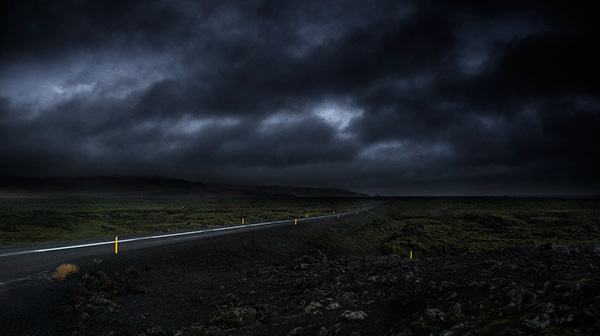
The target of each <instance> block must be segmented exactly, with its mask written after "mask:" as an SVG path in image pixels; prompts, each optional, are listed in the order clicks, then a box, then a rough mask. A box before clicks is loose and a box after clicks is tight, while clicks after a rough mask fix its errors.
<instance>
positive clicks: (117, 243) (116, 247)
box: [115, 236, 119, 254]
mask: <svg viewBox="0 0 600 336" xmlns="http://www.w3.org/2000/svg"><path fill="white" fill-rule="evenodd" d="M117 252H119V236H115V254H117Z"/></svg>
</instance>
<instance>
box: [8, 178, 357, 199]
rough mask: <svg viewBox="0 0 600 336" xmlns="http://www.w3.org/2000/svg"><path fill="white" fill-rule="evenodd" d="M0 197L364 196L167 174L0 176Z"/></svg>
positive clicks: (341, 191) (332, 189)
mask: <svg viewBox="0 0 600 336" xmlns="http://www.w3.org/2000/svg"><path fill="white" fill-rule="evenodd" d="M0 197H144V198H165V197H175V198H189V197H211V198H214V197H243V198H248V197H253V198H256V197H280V198H281V197H284V198H289V197H291V198H293V197H368V195H366V194H360V193H355V192H352V191H348V190H344V189H336V188H300V187H289V186H253V185H230V184H211V183H201V182H189V181H185V180H180V179H173V178H167V177H124V176H123V177H118V176H92V177H64V178H60V177H57V178H10V179H6V178H5V179H0Z"/></svg>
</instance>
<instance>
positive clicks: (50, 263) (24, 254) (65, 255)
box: [0, 203, 383, 293]
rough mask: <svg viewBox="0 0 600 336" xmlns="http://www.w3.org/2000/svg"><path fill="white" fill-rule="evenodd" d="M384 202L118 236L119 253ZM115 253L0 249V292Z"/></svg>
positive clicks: (89, 247) (97, 244) (90, 246)
mask: <svg viewBox="0 0 600 336" xmlns="http://www.w3.org/2000/svg"><path fill="white" fill-rule="evenodd" d="M382 204H383V203H376V204H373V205H369V206H367V207H364V208H360V209H356V210H352V211H348V212H343V213H339V214H331V215H324V216H315V217H308V218H297V219H290V220H281V221H274V222H263V223H249V224H241V225H231V226H222V227H216V228H208V229H201V230H193V231H181V232H175V233H165V234H148V235H140V236H131V237H121V238H119V239H118V253H127V252H132V251H135V250H140V249H146V248H152V247H158V246H164V245H170V244H177V243H181V242H184V241H192V240H200V239H210V238H214V237H221V236H225V235H230V234H241V233H244V232H251V231H255V230H263V229H267V228H273V227H280V226H284V225H295V224H298V225H300V224H302V223H306V222H311V221H317V220H322V219H330V218H337V217H340V218H341V217H346V216H352V215H358V214H360V213H363V212H367V211H369V210H372V209H375V208H377V207H379V206H381V205H382ZM114 253H115V240H110V241H106V240H92V241H85V242H73V243H69V244H66V245H59V244H48V245H40V246H28V247H18V248H9V249H0V293H1V292H2V290H3V287H7V286H9V285H11V284H16V283H19V282H23V281H28V280H48V279H50V277H51V275H52V271H53V270H54V268H55V267H57V266H58V265H60V264H62V263H69V262H73V261H74V260H78V259H81V258H91V257H102V256H106V255H110V254H114Z"/></svg>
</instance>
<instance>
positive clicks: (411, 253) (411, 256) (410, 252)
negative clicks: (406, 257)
mask: <svg viewBox="0 0 600 336" xmlns="http://www.w3.org/2000/svg"><path fill="white" fill-rule="evenodd" d="M410 259H412V251H410Z"/></svg>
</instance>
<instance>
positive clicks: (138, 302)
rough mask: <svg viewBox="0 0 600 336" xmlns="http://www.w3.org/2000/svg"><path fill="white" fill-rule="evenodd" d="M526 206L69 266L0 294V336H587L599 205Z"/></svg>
mask: <svg viewBox="0 0 600 336" xmlns="http://www.w3.org/2000/svg"><path fill="white" fill-rule="evenodd" d="M523 202H524V201H523V200H501V199H488V200H474V199H461V200H458V201H456V200H451V201H449V200H444V199H441V200H440V199H437V200H428V199H426V200H416V201H415V200H411V199H397V200H395V203H393V204H390V205H387V206H385V207H383V208H380V209H378V210H376V211H372V212H370V213H368V214H367V215H361V216H356V217H351V218H347V219H343V220H327V221H321V222H315V223H311V224H307V225H304V226H301V225H299V226H290V227H284V228H276V229H272V230H262V231H259V232H255V233H252V235H246V234H240V235H235V236H233V237H223V238H218V239H214V240H211V241H203V242H202V243H197V242H196V243H193V242H192V243H185V244H181V245H176V246H165V247H161V248H158V249H153V250H145V251H140V252H139V253H135V254H119V255H118V256H115V255H110V256H106V257H104V258H102V259H101V260H100V259H96V260H79V261H77V263H79V265H80V266H81V270H80V272H79V273H77V274H75V275H71V276H70V277H68V278H67V279H66V280H65V281H63V282H52V281H50V280H48V281H45V282H41V283H39V284H37V285H36V286H34V287H32V288H31V289H28V288H23V287H22V286H17V285H15V286H13V287H10V288H8V289H6V290H5V291H4V292H0V299H1V300H2V311H1V312H0V314H1V315H0V318H1V319H2V320H3V322H4V323H2V325H1V327H0V334H2V335H21V334H29V335H36V334H45V335H65V334H75V335H430V334H433V335H463V334H471V335H519V334H521V335H540V334H541V335H582V334H583V335H597V334H598V333H599V332H600V318H599V310H600V277H599V275H598V274H599V272H598V269H599V267H600V243H599V242H600V239H599V237H600V224H599V222H598V211H599V210H598V200H597V199H587V200H532V201H528V202H530V203H529V204H524V203H523ZM448 203H452V206H448V205H449V204H448ZM527 209H529V210H527ZM416 214H421V215H420V216H417V215H416ZM541 218H545V219H544V220H545V221H546V222H543V223H542V222H540V221H542V219H541ZM553 218H554V219H553ZM555 218H558V219H559V220H555ZM446 223H450V224H446ZM447 226H449V227H450V230H449V229H448V227H447ZM538 226H540V227H541V226H543V227H541V228H540V229H539V230H534V229H532V228H535V227H538ZM407 251H413V257H414V258H413V259H409V258H408V254H407V253H406V252H407Z"/></svg>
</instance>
